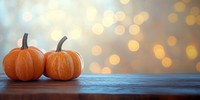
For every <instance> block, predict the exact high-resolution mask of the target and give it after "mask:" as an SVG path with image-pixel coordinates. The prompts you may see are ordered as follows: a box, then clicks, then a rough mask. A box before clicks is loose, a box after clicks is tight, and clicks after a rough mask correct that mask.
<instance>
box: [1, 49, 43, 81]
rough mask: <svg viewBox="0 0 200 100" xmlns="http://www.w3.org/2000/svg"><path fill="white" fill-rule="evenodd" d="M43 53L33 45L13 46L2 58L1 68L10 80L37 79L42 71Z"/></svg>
mask: <svg viewBox="0 0 200 100" xmlns="http://www.w3.org/2000/svg"><path fill="white" fill-rule="evenodd" d="M44 65H45V59H44V54H43V53H42V52H41V51H40V50H39V49H37V48H35V47H28V48H26V49H23V50H22V49H21V48H15V49H13V50H11V51H10V52H9V53H8V54H7V55H6V56H5V57H4V59H3V69H4V72H5V73H6V75H7V76H8V77H9V78H10V79H12V80H21V81H31V80H37V79H38V78H39V77H40V76H41V75H42V74H43V72H44Z"/></svg>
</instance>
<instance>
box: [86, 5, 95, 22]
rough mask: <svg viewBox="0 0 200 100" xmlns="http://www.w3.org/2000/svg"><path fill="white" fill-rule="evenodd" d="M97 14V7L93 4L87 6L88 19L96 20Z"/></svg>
mask: <svg viewBox="0 0 200 100" xmlns="http://www.w3.org/2000/svg"><path fill="white" fill-rule="evenodd" d="M96 15H97V9H96V8H95V7H93V6H90V7H88V8H87V19H88V20H89V21H94V20H95V17H96Z"/></svg>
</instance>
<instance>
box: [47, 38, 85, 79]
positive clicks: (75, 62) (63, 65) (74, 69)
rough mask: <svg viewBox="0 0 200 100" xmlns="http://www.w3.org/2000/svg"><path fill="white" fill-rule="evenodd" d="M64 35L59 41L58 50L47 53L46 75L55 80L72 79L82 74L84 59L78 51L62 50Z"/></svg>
mask: <svg viewBox="0 0 200 100" xmlns="http://www.w3.org/2000/svg"><path fill="white" fill-rule="evenodd" d="M66 39H67V37H66V36H64V37H63V38H62V39H61V40H60V41H59V43H58V45H57V49H56V51H55V50H54V51H50V52H47V53H45V63H46V66H45V71H44V75H45V76H47V77H49V78H52V79H54V80H71V79H75V78H77V77H79V76H80V74H81V70H82V68H83V59H82V57H81V56H80V54H79V53H78V52H75V51H72V50H62V44H63V43H64V41H65V40H66Z"/></svg>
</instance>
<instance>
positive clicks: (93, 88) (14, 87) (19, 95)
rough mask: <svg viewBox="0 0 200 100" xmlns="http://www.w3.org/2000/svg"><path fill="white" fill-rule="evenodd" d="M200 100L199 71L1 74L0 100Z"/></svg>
mask: <svg viewBox="0 0 200 100" xmlns="http://www.w3.org/2000/svg"><path fill="white" fill-rule="evenodd" d="M66 98H68V99H75V100H78V99H96V100H102V99H109V100H110V99H139V100H142V99H145V100H146V99H154V100H161V99H164V100H168V99H181V100H186V99H187V100H190V99H200V74H161V75H159V74H112V75H91V74H83V75H81V76H80V77H79V78H77V79H75V80H71V81H55V80H51V79H49V78H46V77H44V76H42V77H41V78H40V79H39V80H38V81H31V82H20V81H12V80H9V79H8V78H7V77H6V75H5V74H0V99H20V100H25V99H48V100H62V99H66Z"/></svg>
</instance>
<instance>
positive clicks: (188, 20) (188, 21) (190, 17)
mask: <svg viewBox="0 0 200 100" xmlns="http://www.w3.org/2000/svg"><path fill="white" fill-rule="evenodd" d="M185 22H186V24H187V25H194V24H195V23H196V17H195V16H194V15H188V16H186V19H185Z"/></svg>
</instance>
